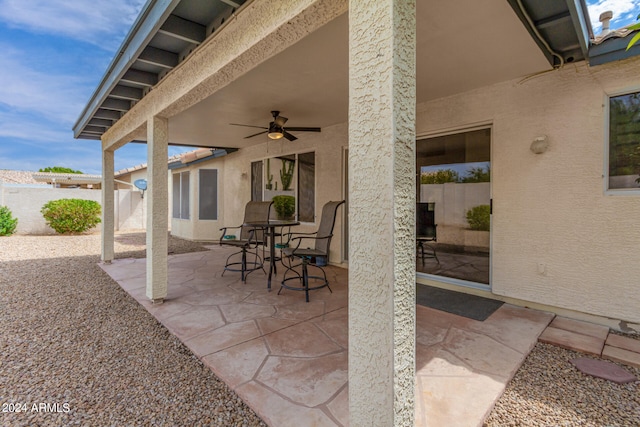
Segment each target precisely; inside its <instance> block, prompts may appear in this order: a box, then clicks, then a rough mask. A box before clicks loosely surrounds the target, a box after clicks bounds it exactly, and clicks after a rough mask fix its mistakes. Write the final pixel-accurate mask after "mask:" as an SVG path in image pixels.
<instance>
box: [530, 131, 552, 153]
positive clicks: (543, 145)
mask: <svg viewBox="0 0 640 427" xmlns="http://www.w3.org/2000/svg"><path fill="white" fill-rule="evenodd" d="M548 148H549V140H548V138H547V136H546V135H540V136H536V137H535V138H534V139H533V142H532V143H531V146H530V147H529V149H530V150H531V152H533V153H534V154H542V153H544V152H545V151H547V149H548Z"/></svg>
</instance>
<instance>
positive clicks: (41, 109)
mask: <svg viewBox="0 0 640 427" xmlns="http://www.w3.org/2000/svg"><path fill="white" fill-rule="evenodd" d="M0 50H2V52H3V56H4V58H3V64H2V67H0V81H3V82H8V84H3V85H0V107H2V106H4V107H5V109H8V110H10V111H13V112H15V113H18V112H23V113H29V114H31V115H36V116H40V117H41V118H45V119H47V120H51V121H57V122H60V123H61V124H64V125H65V126H67V127H70V126H71V124H72V123H73V121H74V120H75V119H76V118H77V116H78V114H79V113H80V111H81V109H82V107H83V105H84V103H85V102H86V100H87V99H88V95H87V92H88V87H90V86H89V85H90V82H89V81H87V80H88V79H87V77H82V76H78V75H75V74H73V71H72V70H68V71H67V72H58V73H56V72H54V71H52V69H51V68H52V67H41V68H34V65H35V64H33V61H29V58H28V57H29V56H30V53H29V52H21V51H18V50H16V49H13V48H11V46H6V45H3V44H0ZM29 62H31V63H29Z"/></svg>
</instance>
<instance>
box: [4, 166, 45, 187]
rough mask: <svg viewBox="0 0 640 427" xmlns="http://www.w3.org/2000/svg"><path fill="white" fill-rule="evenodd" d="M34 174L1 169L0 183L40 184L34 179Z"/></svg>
mask: <svg viewBox="0 0 640 427" xmlns="http://www.w3.org/2000/svg"><path fill="white" fill-rule="evenodd" d="M34 173H35V172H31V171H14V170H8V169H0V181H2V182H4V183H7V184H38V181H36V180H35V179H33V174H34Z"/></svg>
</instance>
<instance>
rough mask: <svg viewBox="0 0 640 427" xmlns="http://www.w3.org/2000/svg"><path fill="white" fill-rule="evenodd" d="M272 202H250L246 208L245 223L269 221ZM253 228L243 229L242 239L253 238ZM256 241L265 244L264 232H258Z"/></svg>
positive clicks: (241, 232) (255, 237)
mask: <svg viewBox="0 0 640 427" xmlns="http://www.w3.org/2000/svg"><path fill="white" fill-rule="evenodd" d="M271 204H272V202H249V203H247V206H245V208H244V223H247V222H267V221H269V210H270V209H271ZM252 229H253V228H252V227H242V230H241V231H240V239H241V240H246V239H248V238H249V237H250V236H251V230H252ZM254 239H255V240H257V241H258V242H264V232H263V231H262V230H260V231H256V234H255V236H254Z"/></svg>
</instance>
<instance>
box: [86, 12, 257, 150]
mask: <svg viewBox="0 0 640 427" xmlns="http://www.w3.org/2000/svg"><path fill="white" fill-rule="evenodd" d="M250 1H251V0H249V1H247V0H149V1H148V2H147V3H146V4H145V6H144V7H143V9H142V12H141V13H140V15H139V16H138V18H137V19H136V21H135V23H134V24H133V26H132V28H131V30H130V31H129V33H128V34H127V36H126V38H125V40H124V42H123V43H122V45H121V47H120V49H118V51H117V54H116V56H115V58H114V59H113V61H112V62H111V64H110V65H109V67H108V69H107V71H106V73H105V74H104V76H103V78H102V80H101V82H100V84H99V85H98V88H97V89H96V91H95V92H94V93H93V95H92V97H91V99H90V100H89V102H88V104H87V105H86V107H85V108H84V110H83V111H82V113H81V114H80V117H79V118H78V120H77V121H76V123H75V125H74V127H73V133H74V137H75V138H80V139H94V140H99V139H100V137H101V136H102V134H103V133H104V132H106V130H107V129H109V128H110V127H111V126H113V124H114V123H115V122H116V121H118V120H119V119H120V118H121V117H122V116H123V115H124V114H126V113H127V111H129V110H130V109H131V108H132V107H133V105H135V104H136V102H138V101H139V100H140V99H142V97H143V96H144V95H146V94H147V93H148V92H149V91H150V90H151V88H152V87H153V86H155V85H156V84H157V83H158V82H159V81H160V80H162V78H163V77H164V76H166V75H167V73H168V72H170V71H171V70H172V69H173V68H175V67H176V66H177V65H178V64H179V63H181V62H182V61H184V60H185V59H186V58H187V57H188V56H189V54H190V53H191V52H192V51H193V49H194V48H196V47H197V46H198V45H200V44H201V43H202V42H204V41H205V39H206V38H208V37H210V36H211V35H212V34H214V33H216V32H217V31H219V30H220V29H221V28H223V27H224V23H225V21H226V20H228V19H229V18H230V17H232V16H233V14H234V13H236V11H237V10H238V9H239V8H241V6H242V5H243V4H245V3H249V2H250ZM173 145H188V144H179V143H175V144H173Z"/></svg>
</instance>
